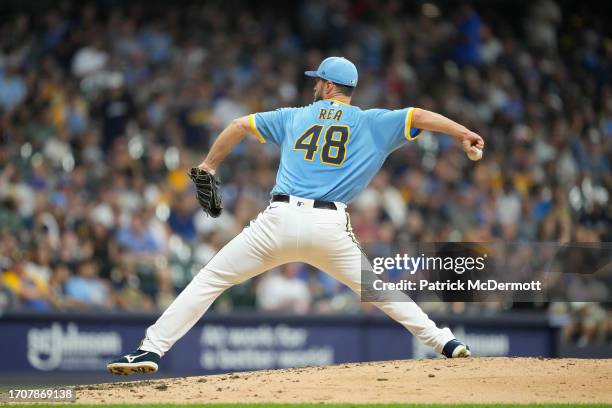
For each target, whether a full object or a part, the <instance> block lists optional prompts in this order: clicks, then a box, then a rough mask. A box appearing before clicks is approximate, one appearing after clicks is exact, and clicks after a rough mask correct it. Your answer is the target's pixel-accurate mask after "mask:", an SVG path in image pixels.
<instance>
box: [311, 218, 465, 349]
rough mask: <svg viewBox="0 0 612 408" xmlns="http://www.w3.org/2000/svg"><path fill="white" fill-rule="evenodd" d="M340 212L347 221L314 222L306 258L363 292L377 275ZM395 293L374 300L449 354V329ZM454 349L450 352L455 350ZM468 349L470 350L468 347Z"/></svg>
mask: <svg viewBox="0 0 612 408" xmlns="http://www.w3.org/2000/svg"><path fill="white" fill-rule="evenodd" d="M340 213H341V214H342V217H339V218H338V220H339V221H341V220H342V219H344V225H340V224H339V223H336V224H330V223H329V222H327V223H322V224H319V225H316V224H315V225H314V228H313V233H314V234H315V235H317V239H315V240H313V243H314V244H315V247H314V248H313V252H312V256H311V257H309V260H308V261H307V262H309V263H310V264H312V265H313V266H315V267H317V268H319V269H321V270H323V271H325V272H327V273H329V274H330V275H332V276H333V277H334V278H336V279H338V280H339V281H340V282H342V283H343V284H345V285H347V286H348V287H349V288H351V289H352V290H353V291H354V292H356V293H357V294H358V295H360V294H361V290H362V279H364V278H365V279H374V278H375V275H374V274H373V272H372V267H371V264H370V262H369V260H368V259H367V258H366V256H365V255H364V254H363V252H362V251H361V249H360V248H359V245H358V243H357V241H356V239H355V237H354V236H353V234H352V230H351V228H350V222H349V220H348V218H347V215H345V214H343V212H340ZM376 295H379V294H376ZM395 295H396V294H394V295H390V296H387V295H386V294H384V293H381V294H380V296H381V297H380V300H379V301H375V302H371V303H372V304H374V305H375V306H376V307H378V308H379V309H381V310H382V311H383V312H385V313H386V314H387V315H388V316H389V317H391V318H392V319H394V320H395V321H397V322H398V323H400V324H401V325H402V326H404V327H405V328H406V329H408V330H409V331H410V332H411V333H412V334H413V335H414V336H415V337H416V338H418V339H419V340H420V341H421V342H423V343H424V344H425V345H427V346H429V347H431V348H433V349H434V350H435V351H436V352H437V353H443V352H444V354H447V350H444V346H446V345H447V344H448V347H452V348H453V349H454V348H455V347H456V346H457V345H456V344H455V343H450V342H452V341H453V340H454V339H455V336H454V335H453V333H452V332H451V331H450V329H448V328H442V329H441V328H438V327H437V326H436V324H435V323H434V322H433V321H432V320H431V319H430V318H429V317H428V316H427V314H426V313H425V312H423V310H422V309H421V308H420V307H419V306H418V305H417V304H416V303H415V302H413V301H412V300H411V299H410V298H409V297H408V296H405V297H404V298H403V299H399V298H398V297H397V296H395ZM400 296H401V294H400ZM449 343H450V344H449ZM457 343H459V342H457ZM459 344H461V343H459ZM448 347H447V348H448ZM464 347H465V346H464ZM452 351H453V350H451V353H450V354H451V355H452V354H453V353H452ZM459 351H460V350H457V352H459ZM466 351H467V354H469V349H467V347H466ZM455 354H456V353H455ZM455 357H456V355H455Z"/></svg>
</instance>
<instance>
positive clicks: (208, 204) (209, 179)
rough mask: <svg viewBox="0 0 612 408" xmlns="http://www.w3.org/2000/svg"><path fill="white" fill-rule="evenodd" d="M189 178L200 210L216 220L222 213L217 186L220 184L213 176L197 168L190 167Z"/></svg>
mask: <svg viewBox="0 0 612 408" xmlns="http://www.w3.org/2000/svg"><path fill="white" fill-rule="evenodd" d="M189 177H191V180H193V183H194V184H195V186H196V191H197V194H196V197H197V198H198V202H199V203H200V207H202V210H204V212H205V213H206V214H208V215H210V216H211V217H214V218H217V217H218V216H220V215H221V211H223V203H222V202H221V194H220V193H219V185H220V184H221V182H220V181H219V179H218V178H217V177H215V176H214V175H213V174H210V173H209V172H207V171H206V170H202V169H200V168H197V167H192V168H191V172H190V173H189Z"/></svg>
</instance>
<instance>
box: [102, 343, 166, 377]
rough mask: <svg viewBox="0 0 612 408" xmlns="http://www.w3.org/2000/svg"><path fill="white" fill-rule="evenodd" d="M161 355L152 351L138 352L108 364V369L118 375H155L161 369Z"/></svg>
mask: <svg viewBox="0 0 612 408" xmlns="http://www.w3.org/2000/svg"><path fill="white" fill-rule="evenodd" d="M159 359H160V357H159V355H158V354H156V353H153V352H150V351H144V350H140V349H138V350H136V351H134V352H131V353H130V354H126V355H125V356H122V357H119V358H118V359H115V360H113V361H111V362H110V363H108V364H107V365H106V369H107V370H108V371H109V372H111V373H112V374H116V375H130V374H134V373H154V372H156V371H157V369H158V367H159Z"/></svg>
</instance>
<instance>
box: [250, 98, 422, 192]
mask: <svg viewBox="0 0 612 408" xmlns="http://www.w3.org/2000/svg"><path fill="white" fill-rule="evenodd" d="M413 112H414V108H405V109H399V110H388V109H369V110H361V109H360V108H358V107H356V106H353V105H347V104H344V103H341V102H338V101H335V100H330V99H326V100H321V101H317V102H315V103H313V104H311V105H308V106H304V107H301V108H281V109H277V110H275V111H271V112H263V113H255V114H252V115H251V116H250V118H249V119H250V124H251V129H252V130H253V132H255V134H256V135H257V137H258V139H259V141H260V142H262V143H266V142H271V143H274V144H276V145H278V146H279V147H280V149H281V156H280V165H279V168H278V173H277V175H276V185H275V186H274V188H273V189H272V194H289V195H294V196H297V197H303V198H310V199H317V200H324V201H336V202H342V203H348V202H350V201H351V200H352V199H353V198H354V197H355V196H356V195H357V194H358V193H359V192H361V191H362V190H363V189H364V188H366V186H367V185H368V183H369V182H370V180H371V179H372V177H374V175H375V174H376V173H377V172H378V170H379V169H380V167H381V166H382V164H383V163H384V161H385V159H386V158H387V156H388V155H389V154H390V153H391V152H392V151H394V150H395V149H397V148H399V147H400V146H402V145H403V144H404V143H406V142H408V141H411V140H415V139H416V137H417V136H418V135H419V133H420V132H421V130H420V129H414V128H412V126H411V121H412V113H413Z"/></svg>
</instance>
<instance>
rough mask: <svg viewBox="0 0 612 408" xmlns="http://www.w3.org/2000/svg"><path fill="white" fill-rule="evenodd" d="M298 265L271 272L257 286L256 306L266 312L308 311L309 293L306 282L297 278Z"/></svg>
mask: <svg viewBox="0 0 612 408" xmlns="http://www.w3.org/2000/svg"><path fill="white" fill-rule="evenodd" d="M299 268H300V264H297V263H291V264H286V265H282V266H281V267H280V270H279V271H271V272H270V273H268V274H267V275H266V276H264V277H263V278H262V280H261V281H260V282H259V285H258V286H257V304H258V306H259V309H261V310H264V311H267V312H285V313H298V314H303V313H306V312H308V310H309V309H310V301H311V299H310V291H309V290H308V285H307V284H306V282H304V281H303V280H301V279H300V278H299V277H298V272H299Z"/></svg>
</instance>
